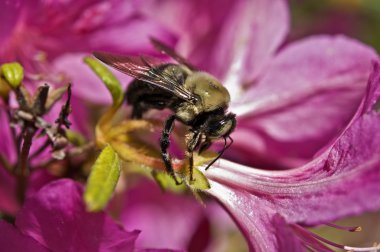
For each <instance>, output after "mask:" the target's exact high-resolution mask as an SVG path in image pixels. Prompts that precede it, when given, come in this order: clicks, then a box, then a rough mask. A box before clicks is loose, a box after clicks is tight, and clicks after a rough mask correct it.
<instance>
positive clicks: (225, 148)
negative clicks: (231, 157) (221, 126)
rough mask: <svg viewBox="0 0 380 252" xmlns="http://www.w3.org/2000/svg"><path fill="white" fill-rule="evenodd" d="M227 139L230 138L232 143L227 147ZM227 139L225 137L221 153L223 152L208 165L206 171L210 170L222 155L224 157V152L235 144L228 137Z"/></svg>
mask: <svg viewBox="0 0 380 252" xmlns="http://www.w3.org/2000/svg"><path fill="white" fill-rule="evenodd" d="M227 137H228V139H229V140H230V143H229V144H228V145H227ZM227 137H223V139H224V147H223V150H222V151H221V152H219V154H218V156H217V157H216V158H215V159H214V160H212V162H211V163H209V164H208V165H207V167H206V170H207V169H208V168H210V166H211V165H213V164H214V163H215V162H216V161H217V160H218V159H219V158H220V157H221V156H222V155H223V153H224V151H225V150H227V149H228V148H229V147H230V146H231V144H232V143H233V142H234V140H233V139H232V138H231V137H230V136H229V135H228V136H227Z"/></svg>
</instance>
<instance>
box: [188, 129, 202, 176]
mask: <svg viewBox="0 0 380 252" xmlns="http://www.w3.org/2000/svg"><path fill="white" fill-rule="evenodd" d="M200 136H201V133H200V132H199V131H196V132H192V133H191V135H190V139H189V141H188V143H187V153H186V154H187V156H188V158H189V171H190V182H194V181H195V179H194V178H193V168H194V158H193V152H194V149H195V147H196V146H197V145H198V143H199V139H200Z"/></svg>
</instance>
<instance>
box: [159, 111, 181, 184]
mask: <svg viewBox="0 0 380 252" xmlns="http://www.w3.org/2000/svg"><path fill="white" fill-rule="evenodd" d="M174 121H175V116H174V115H172V116H170V117H169V118H168V119H167V120H166V122H165V126H164V130H163V131H162V135H161V138H160V147H161V155H162V159H163V160H164V163H165V167H166V170H167V172H168V173H169V174H170V176H171V177H172V178H173V179H174V181H175V183H176V184H177V185H180V184H181V183H182V182H179V181H178V179H177V177H176V175H175V173H174V170H173V166H172V162H171V158H170V154H169V153H168V148H169V146H170V139H169V137H170V133H171V132H172V130H173V126H174Z"/></svg>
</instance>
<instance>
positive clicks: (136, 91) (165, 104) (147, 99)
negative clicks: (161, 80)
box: [126, 79, 176, 118]
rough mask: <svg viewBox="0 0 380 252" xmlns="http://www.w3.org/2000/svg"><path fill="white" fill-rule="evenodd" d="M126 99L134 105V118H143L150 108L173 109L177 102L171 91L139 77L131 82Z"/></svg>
mask: <svg viewBox="0 0 380 252" xmlns="http://www.w3.org/2000/svg"><path fill="white" fill-rule="evenodd" d="M126 99H127V103H128V104H130V105H132V107H133V110H132V117H133V118H141V117H142V114H143V113H144V112H146V111H147V110H149V109H165V108H169V109H173V105H174V104H175V103H176V102H175V101H174V97H173V95H172V94H171V93H170V92H168V91H166V90H163V89H162V88H158V87H155V86H153V85H151V84H149V83H146V82H144V81H140V80H137V79H136V80H134V81H132V82H131V83H130V84H129V86H128V88H127V92H126Z"/></svg>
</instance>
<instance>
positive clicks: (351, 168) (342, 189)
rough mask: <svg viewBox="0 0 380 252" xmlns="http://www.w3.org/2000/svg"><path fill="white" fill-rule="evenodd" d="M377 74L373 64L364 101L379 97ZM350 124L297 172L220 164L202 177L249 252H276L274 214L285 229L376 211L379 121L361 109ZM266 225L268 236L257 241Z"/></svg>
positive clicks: (379, 188)
mask: <svg viewBox="0 0 380 252" xmlns="http://www.w3.org/2000/svg"><path fill="white" fill-rule="evenodd" d="M378 71H379V67H378V63H377V64H376V65H375V68H374V73H373V74H372V75H371V78H370V83H369V88H368V90H372V91H374V92H370V93H368V96H367V97H365V98H366V99H365V100H364V101H368V100H371V101H373V100H378V99H379V97H380V93H379V92H377V90H378V87H379V86H380V79H379V78H377V76H379V75H378V74H379V72H378ZM354 118H355V119H354V121H353V122H352V123H351V124H349V126H348V127H347V129H345V130H344V132H343V133H342V135H341V136H340V137H339V138H338V139H337V140H336V141H335V142H334V143H333V144H332V145H330V146H329V148H328V149H326V150H325V151H324V152H323V153H322V154H321V155H320V156H319V157H318V158H315V159H314V160H312V161H311V162H309V163H307V164H305V165H304V166H302V167H299V168H296V169H292V170H288V171H266V170H258V169H255V168H252V167H247V166H243V165H239V164H236V163H232V162H229V161H226V160H221V161H220V162H219V164H217V165H216V166H215V167H213V168H211V169H209V170H208V171H207V172H206V173H205V174H206V176H207V177H208V178H209V179H210V180H211V181H212V187H211V189H210V190H209V191H208V192H209V193H210V194H211V195H213V196H214V197H216V198H217V199H218V200H219V201H220V202H221V203H222V204H223V205H224V206H225V207H226V209H227V210H228V211H229V212H230V214H231V215H232V216H233V217H234V218H235V220H236V222H237V224H238V225H239V226H240V227H241V229H242V230H243V232H244V233H245V235H246V236H247V238H248V240H249V241H250V243H251V246H252V247H254V248H255V249H257V250H259V251H261V250H262V251H265V249H267V248H266V247H263V246H272V247H271V248H276V249H278V246H279V244H280V241H279V240H278V239H275V238H274V237H273V236H274V233H273V234H272V233H270V230H272V228H273V227H272V226H271V225H270V224H268V223H269V219H271V218H272V217H273V216H275V215H276V214H280V215H281V216H282V217H283V218H284V220H285V221H286V222H287V223H301V224H305V225H317V224H321V223H326V222H331V221H334V220H336V219H339V218H343V217H346V216H349V215H357V214H361V213H363V212H366V211H375V210H378V209H379V208H380V197H378V195H379V194H380V184H379V181H380V156H379V153H380V115H379V114H378V113H377V112H375V111H374V110H373V108H370V109H369V110H364V111H363V110H362V109H361V108H360V109H359V110H358V116H355V117H354ZM265 225H267V226H266V229H267V230H269V231H266V233H264V234H263V235H262V236H260V235H258V232H259V230H262V229H263V226H265ZM257 244H259V245H257ZM260 244H261V245H260ZM260 246H261V247H260Z"/></svg>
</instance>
